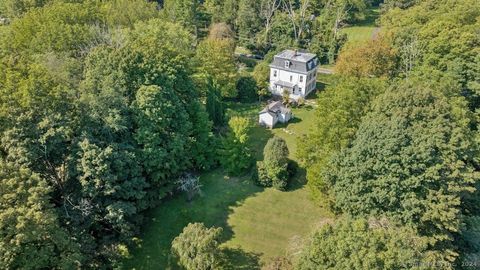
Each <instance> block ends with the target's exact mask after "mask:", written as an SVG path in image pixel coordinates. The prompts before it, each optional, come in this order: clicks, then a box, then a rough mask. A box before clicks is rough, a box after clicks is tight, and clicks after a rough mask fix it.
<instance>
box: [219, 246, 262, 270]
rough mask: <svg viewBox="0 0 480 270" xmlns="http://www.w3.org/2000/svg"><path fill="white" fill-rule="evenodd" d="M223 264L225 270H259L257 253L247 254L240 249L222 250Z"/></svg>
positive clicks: (258, 255)
mask: <svg viewBox="0 0 480 270" xmlns="http://www.w3.org/2000/svg"><path fill="white" fill-rule="evenodd" d="M222 256H223V264H222V266H223V267H224V269H226V270H230V269H231V270H237V269H238V270H253V269H260V256H261V254H259V253H254V252H247V251H244V250H243V249H241V248H224V249H222Z"/></svg>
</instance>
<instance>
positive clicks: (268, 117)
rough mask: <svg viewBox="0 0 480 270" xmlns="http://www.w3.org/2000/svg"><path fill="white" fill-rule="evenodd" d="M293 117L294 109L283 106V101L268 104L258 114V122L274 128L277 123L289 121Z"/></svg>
mask: <svg viewBox="0 0 480 270" xmlns="http://www.w3.org/2000/svg"><path fill="white" fill-rule="evenodd" d="M291 118H292V111H291V110H290V109H288V108H285V106H283V104H282V102H281V101H275V102H272V103H270V104H268V105H267V106H266V107H265V108H264V109H263V110H262V111H260V113H259V114H258V123H259V124H260V125H262V126H266V127H269V128H273V127H274V126H275V124H276V123H278V122H280V123H287V122H288V121H289V120H290V119H291Z"/></svg>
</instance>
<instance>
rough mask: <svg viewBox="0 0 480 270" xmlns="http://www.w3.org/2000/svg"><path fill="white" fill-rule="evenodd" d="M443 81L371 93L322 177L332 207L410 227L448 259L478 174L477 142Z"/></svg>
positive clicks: (463, 106)
mask: <svg viewBox="0 0 480 270" xmlns="http://www.w3.org/2000/svg"><path fill="white" fill-rule="evenodd" d="M443 87H450V85H448V84H447V85H442V84H438V83H433V84H431V83H428V82H425V80H424V79H423V78H419V79H417V80H410V81H408V82H404V83H402V84H401V85H399V86H398V87H395V88H393V89H391V90H390V91H387V92H386V93H385V94H383V95H381V96H379V97H378V99H377V100H376V101H375V102H374V105H373V109H372V112H370V113H368V114H367V115H366V116H365V118H364V119H363V121H362V123H361V125H360V126H359V129H358V131H357V133H356V137H355V139H354V140H353V141H352V143H351V146H350V147H348V148H344V149H343V150H342V151H341V152H340V153H339V154H337V155H335V156H334V157H333V159H332V161H331V163H330V164H329V166H328V170H326V171H324V173H323V179H324V181H325V182H324V183H325V187H326V188H325V190H327V193H329V194H330V195H331V196H332V197H333V200H334V209H336V210H337V211H341V212H344V213H349V214H351V215H354V216H369V215H385V216H387V217H389V218H391V219H393V220H396V221H399V222H400V223H401V224H405V225H409V226H413V227H415V228H417V229H418V230H419V233H420V235H422V236H426V237H429V241H431V242H430V245H431V249H432V250H439V251H441V252H442V253H443V254H445V256H446V260H448V261H450V262H453V261H454V260H455V258H456V257H457V256H458V254H457V253H456V252H455V251H454V250H453V247H452V240H453V239H452V235H453V234H456V233H458V232H459V230H460V225H461V224H462V218H463V215H462V214H461V212H462V211H466V212H469V211H471V210H469V209H468V208H467V205H466V204H465V201H464V199H465V198H466V196H467V194H468V193H471V192H473V191H474V190H475V185H476V183H478V180H479V176H478V173H477V172H476V171H475V168H476V166H477V163H476V157H477V156H478V146H477V144H476V141H475V140H474V136H473V134H472V131H471V130H470V125H471V124H472V122H471V121H472V118H471V115H469V113H468V108H467V106H466V102H465V100H464V99H463V98H461V97H458V96H455V95H450V96H449V97H447V96H445V95H444V94H443V93H446V92H450V93H452V92H455V91H452V90H450V89H442V88H443ZM434 89H435V90H434ZM442 92H443V93H442Z"/></svg>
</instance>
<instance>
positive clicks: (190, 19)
mask: <svg viewBox="0 0 480 270" xmlns="http://www.w3.org/2000/svg"><path fill="white" fill-rule="evenodd" d="M199 5H200V3H199V1H198V0H165V1H164V2H163V12H164V13H165V15H166V17H167V18H168V19H169V20H170V21H172V22H176V23H179V24H181V25H182V26H184V27H186V28H187V29H190V30H192V31H196V27H197V19H198V18H197V17H198V7H199Z"/></svg>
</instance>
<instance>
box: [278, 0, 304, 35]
mask: <svg viewBox="0 0 480 270" xmlns="http://www.w3.org/2000/svg"><path fill="white" fill-rule="evenodd" d="M282 3H283V9H284V10H285V11H286V12H287V14H288V18H289V19H290V22H291V25H292V29H293V33H294V37H295V42H296V43H297V44H300V40H301V39H302V37H303V34H304V32H305V30H306V28H307V23H308V19H309V17H310V14H309V11H310V9H309V7H310V3H311V0H300V1H298V3H297V1H294V0H282ZM297 4H298V6H297Z"/></svg>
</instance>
